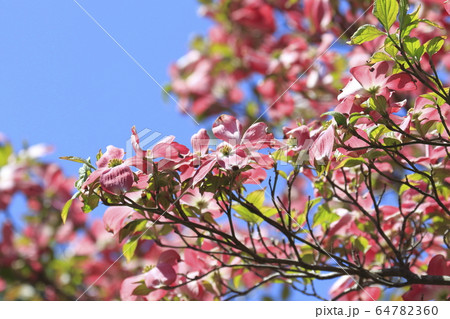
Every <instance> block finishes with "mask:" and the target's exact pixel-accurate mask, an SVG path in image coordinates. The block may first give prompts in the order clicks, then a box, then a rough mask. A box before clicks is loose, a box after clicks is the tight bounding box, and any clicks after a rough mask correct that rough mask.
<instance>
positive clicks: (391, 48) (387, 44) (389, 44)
mask: <svg viewBox="0 0 450 319" xmlns="http://www.w3.org/2000/svg"><path fill="white" fill-rule="evenodd" d="M394 41H395V42H393V41H392V39H391V38H386V40H385V41H384V51H386V53H387V54H389V55H390V56H391V57H393V58H394V57H396V56H397V53H398V49H397V48H396V46H395V45H398V41H396V40H395V39H394Z"/></svg>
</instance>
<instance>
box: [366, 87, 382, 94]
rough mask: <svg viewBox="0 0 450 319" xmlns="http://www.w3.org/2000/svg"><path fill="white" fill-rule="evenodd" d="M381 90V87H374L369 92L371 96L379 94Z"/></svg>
mask: <svg viewBox="0 0 450 319" xmlns="http://www.w3.org/2000/svg"><path fill="white" fill-rule="evenodd" d="M379 89H380V87H379V86H372V87H371V88H369V90H368V92H369V93H370V94H377V93H378V90H379Z"/></svg>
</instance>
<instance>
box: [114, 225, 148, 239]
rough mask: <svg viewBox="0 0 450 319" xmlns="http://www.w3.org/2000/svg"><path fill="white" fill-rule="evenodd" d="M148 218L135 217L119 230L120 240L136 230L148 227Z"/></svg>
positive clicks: (139, 230)
mask: <svg viewBox="0 0 450 319" xmlns="http://www.w3.org/2000/svg"><path fill="white" fill-rule="evenodd" d="M146 225H147V220H146V219H135V220H133V221H131V222H129V223H128V224H126V225H125V226H124V227H123V228H122V229H120V231H119V242H122V240H124V239H125V238H126V237H127V236H128V235H133V234H135V233H136V232H141V231H144V230H145V229H146Z"/></svg>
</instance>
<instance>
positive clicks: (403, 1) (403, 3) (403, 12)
mask: <svg viewBox="0 0 450 319" xmlns="http://www.w3.org/2000/svg"><path fill="white" fill-rule="evenodd" d="M408 10H409V3H408V0H400V7H399V13H398V21H399V22H400V29H403V28H404V27H405V22H406V16H407V15H408Z"/></svg>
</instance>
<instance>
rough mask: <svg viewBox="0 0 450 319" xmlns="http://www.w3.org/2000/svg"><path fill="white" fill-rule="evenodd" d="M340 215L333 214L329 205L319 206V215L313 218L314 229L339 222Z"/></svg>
mask: <svg viewBox="0 0 450 319" xmlns="http://www.w3.org/2000/svg"><path fill="white" fill-rule="evenodd" d="M339 218H340V217H339V215H338V214H335V213H332V212H331V211H330V208H329V207H328V206H327V205H322V206H319V208H318V210H317V213H316V214H314V217H313V227H315V226H318V225H322V226H326V225H329V224H331V223H332V222H334V221H336V220H338V219H339Z"/></svg>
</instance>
